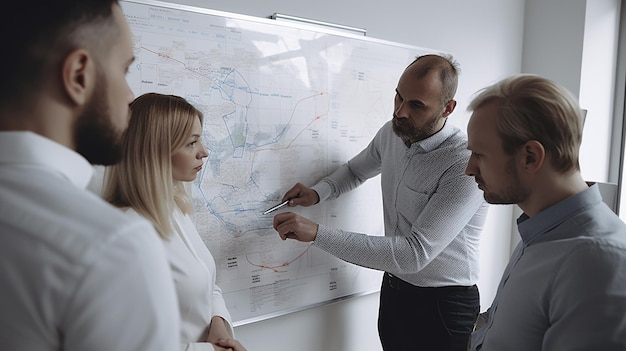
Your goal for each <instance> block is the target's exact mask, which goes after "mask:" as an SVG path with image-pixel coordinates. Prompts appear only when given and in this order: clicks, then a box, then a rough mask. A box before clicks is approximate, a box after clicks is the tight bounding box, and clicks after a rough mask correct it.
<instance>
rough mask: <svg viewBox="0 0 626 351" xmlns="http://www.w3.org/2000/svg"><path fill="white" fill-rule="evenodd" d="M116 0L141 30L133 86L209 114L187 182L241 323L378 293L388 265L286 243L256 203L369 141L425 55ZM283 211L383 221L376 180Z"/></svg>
mask: <svg viewBox="0 0 626 351" xmlns="http://www.w3.org/2000/svg"><path fill="white" fill-rule="evenodd" d="M121 5H122V8H123V10H124V13H125V15H126V18H127V19H128V21H129V23H130V26H131V31H132V34H133V41H134V51H135V56H136V62H135V63H134V64H133V66H132V67H131V69H130V72H129V75H128V80H129V83H130V85H131V88H132V89H133V91H134V93H135V94H136V95H140V94H143V93H146V92H159V93H164V94H174V95H179V96H182V97H184V98H186V99H187V100H188V101H189V102H191V103H192V104H193V105H194V106H196V107H197V108H198V109H199V110H201V111H202V112H203V114H204V126H203V143H204V145H205V146H206V147H207V150H208V151H209V157H208V158H207V160H206V164H205V167H204V168H203V170H202V172H201V173H200V174H199V177H198V179H197V180H196V182H194V183H193V184H192V186H191V189H192V194H193V197H194V201H195V209H196V215H195V220H196V225H197V227H198V231H199V232H200V235H201V236H202V238H203V240H204V242H205V243H206V245H207V246H208V248H209V250H210V251H211V253H212V254H213V256H214V258H215V261H216V265H217V269H218V271H217V284H218V285H219V286H220V288H221V289H222V293H223V295H224V298H225V300H226V303H227V305H228V308H229V310H230V312H231V314H232V317H233V320H234V322H235V324H238V323H239V324H241V323H245V322H249V321H254V320H259V319H262V318H267V317H268V316H272V315H278V314H281V313H285V312H288V311H294V310H298V309H301V308H305V307H307V306H312V305H316V304H320V303H323V302H327V301H332V300H335V299H339V298H343V297H347V296H351V295H355V294H361V293H367V292H372V291H376V290H378V289H379V284H380V272H377V271H373V270H369V269H365V268H361V267H358V266H355V265H352V264H350V263H347V262H344V261H341V260H339V259H337V258H334V257H333V256H331V255H329V254H327V253H325V252H324V251H322V250H319V249H317V248H315V247H313V246H311V244H309V243H300V242H297V241H293V240H287V241H282V240H280V238H279V236H278V234H277V233H276V231H274V230H273V228H272V218H273V216H272V214H270V215H263V214H262V212H263V211H264V210H265V209H267V208H269V207H272V206H274V205H276V204H278V203H279V202H280V200H281V198H282V196H283V194H284V193H285V192H286V191H287V190H288V189H289V188H290V187H291V186H293V185H294V184H295V183H296V182H301V183H303V184H305V185H308V186H311V185H313V184H314V183H315V182H317V181H318V180H319V179H320V178H322V177H323V176H325V175H327V174H329V173H330V172H332V171H333V170H334V169H336V168H337V167H338V166H339V165H341V164H342V163H344V162H346V161H347V160H348V159H350V158H351V157H352V156H354V155H355V154H356V153H358V152H359V151H360V150H361V149H362V148H364V147H365V146H366V145H367V144H368V143H369V142H370V140H371V139H372V137H373V136H374V134H375V133H376V131H377V130H378V128H380V126H381V125H382V124H383V123H384V122H385V121H387V120H389V119H390V118H391V114H392V109H393V96H394V90H395V86H396V83H397V79H398V77H399V76H400V74H401V73H402V70H403V69H404V67H405V66H406V65H407V64H408V63H410V62H411V61H412V60H413V59H414V57H415V56H416V55H420V54H422V53H424V52H425V51H423V52H422V51H420V49H418V48H414V47H405V46H401V45H398V44H392V43H387V42H382V41H374V40H365V38H358V37H353V36H347V35H340V34H337V33H334V34H333V33H332V32H328V31H326V32H324V31H321V30H315V29H312V28H310V27H302V26H296V25H287V24H285V23H280V22H276V21H273V20H269V19H258V18H252V17H245V16H240V15H233V14H225V13H222V12H213V11H209V10H204V9H202V10H200V9H197V8H191V7H186V6H180V5H170V4H166V3H159V2H130V1H122V3H121ZM288 210H290V211H294V212H298V213H300V214H302V215H304V216H306V217H308V218H311V219H313V220H314V221H317V222H319V223H323V224H327V225H331V226H336V227H339V228H342V229H345V230H351V231H358V232H363V233H368V234H374V235H382V231H383V223H382V210H381V197H380V183H379V180H378V178H374V179H371V180H369V181H368V182H366V183H365V184H364V185H363V186H361V187H360V188H359V189H357V190H355V191H352V192H351V193H349V194H347V195H345V196H342V197H341V198H339V199H336V200H331V201H326V202H324V203H322V204H318V205H315V206H312V207H309V208H301V207H296V208H284V209H281V210H280V211H288Z"/></svg>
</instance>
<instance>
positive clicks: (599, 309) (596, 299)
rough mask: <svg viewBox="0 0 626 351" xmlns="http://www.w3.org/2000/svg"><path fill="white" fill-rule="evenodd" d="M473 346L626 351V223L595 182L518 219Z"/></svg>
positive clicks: (511, 350) (485, 350)
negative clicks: (517, 238)
mask: <svg viewBox="0 0 626 351" xmlns="http://www.w3.org/2000/svg"><path fill="white" fill-rule="evenodd" d="M518 229H519V232H520V235H521V237H522V241H521V242H520V243H519V244H518V245H517V247H516V248H515V250H514V252H513V255H512V256H511V259H510V261H509V264H508V266H507V267H506V270H505V271H504V273H503V276H502V280H501V282H500V285H499V286H498V291H497V294H496V297H495V299H494V301H493V303H492V305H491V307H490V308H489V310H488V311H487V312H485V313H483V314H481V316H480V317H479V320H481V321H484V323H485V324H484V326H483V327H482V328H480V329H478V330H477V331H476V332H474V334H473V335H472V341H471V343H472V344H471V350H481V351H501V350H507V351H516V350H519V351H529V350H544V351H552V350H553V351H567V350H602V351H618V350H620V351H623V350H626V225H625V224H624V223H623V222H622V221H621V220H620V219H619V218H618V217H617V216H616V215H615V213H613V211H611V209H610V208H609V207H608V206H607V205H606V204H605V203H604V202H602V197H601V195H600V191H599V189H598V186H597V185H594V186H591V187H590V188H589V189H587V190H585V191H583V192H580V193H578V194H576V195H574V196H571V197H569V198H567V199H565V200H563V201H561V202H559V203H557V204H555V205H553V206H551V207H549V208H547V209H545V210H544V211H542V212H540V213H539V214H537V215H536V216H533V217H531V218H529V217H528V216H527V215H526V214H522V215H521V216H520V217H519V219H518Z"/></svg>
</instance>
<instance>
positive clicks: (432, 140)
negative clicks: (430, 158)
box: [411, 123, 458, 152]
mask: <svg viewBox="0 0 626 351" xmlns="http://www.w3.org/2000/svg"><path fill="white" fill-rule="evenodd" d="M457 131H458V128H456V127H455V126H453V125H452V124H450V123H446V124H444V125H443V128H441V130H439V131H438V132H437V133H435V134H433V135H431V136H429V137H428V138H426V139H424V140H420V141H416V142H415V143H413V145H415V146H419V147H420V148H422V150H424V151H426V152H430V151H433V150H435V149H436V148H438V147H439V145H441V143H443V142H444V141H446V139H448V138H449V137H450V136H452V135H454V134H455V133H457ZM413 145H411V146H413Z"/></svg>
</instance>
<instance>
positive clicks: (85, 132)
mask: <svg viewBox="0 0 626 351" xmlns="http://www.w3.org/2000/svg"><path fill="white" fill-rule="evenodd" d="M107 86H108V82H107V80H106V78H105V77H104V75H102V74H98V81H97V85H96V88H95V89H94V92H93V94H92V96H91V98H90V99H89V101H88V102H87V105H86V106H85V109H84V110H83V112H82V113H81V114H80V116H79V117H78V119H77V121H76V124H75V125H74V142H75V145H76V151H77V152H78V153H79V154H81V155H82V156H83V157H84V158H85V159H87V161H89V163H91V164H93V165H103V166H109V165H113V164H116V163H118V162H119V161H120V160H121V158H122V135H123V131H120V130H118V129H117V128H116V127H115V126H114V125H113V123H112V121H111V110H110V108H109V105H108V104H107V100H106V96H107V94H106V93H107Z"/></svg>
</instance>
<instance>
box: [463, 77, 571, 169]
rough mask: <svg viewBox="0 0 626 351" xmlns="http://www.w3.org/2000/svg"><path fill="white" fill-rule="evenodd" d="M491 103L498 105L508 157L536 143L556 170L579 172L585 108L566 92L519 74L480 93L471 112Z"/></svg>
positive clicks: (546, 80)
mask: <svg viewBox="0 0 626 351" xmlns="http://www.w3.org/2000/svg"><path fill="white" fill-rule="evenodd" d="M489 102H495V103H496V104H498V106H499V108H498V111H499V115H498V121H497V130H498V133H499V134H500V139H501V141H502V148H503V149H504V151H505V152H506V153H507V154H509V155H510V154H512V153H513V152H515V151H516V150H517V149H518V148H519V147H521V146H522V145H524V144H525V143H526V142H527V141H530V140H536V141H538V142H540V143H541V145H543V147H544V148H545V150H546V154H548V155H550V156H551V161H550V162H551V165H552V167H554V169H555V170H557V171H560V172H563V173H565V172H568V171H571V170H580V165H579V162H578V157H579V156H578V154H579V149H580V144H581V142H582V118H583V117H582V109H581V108H580V106H579V105H578V101H577V100H576V98H575V97H574V96H573V95H572V94H571V93H570V92H569V91H568V90H567V89H565V88H564V87H562V86H560V85H558V84H557V83H555V82H553V81H551V80H549V79H546V78H543V77H540V76H537V75H533V74H518V75H514V76H511V77H508V78H505V79H503V80H501V81H499V82H498V83H496V84H493V85H491V86H489V87H487V88H485V89H483V90H481V91H480V92H479V94H478V95H477V96H476V97H475V98H474V99H473V100H472V101H471V102H470V104H469V106H468V110H470V111H473V110H476V109H477V108H479V107H481V106H482V105H484V104H486V103H489Z"/></svg>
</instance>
